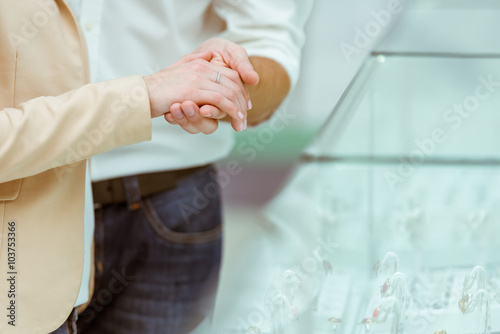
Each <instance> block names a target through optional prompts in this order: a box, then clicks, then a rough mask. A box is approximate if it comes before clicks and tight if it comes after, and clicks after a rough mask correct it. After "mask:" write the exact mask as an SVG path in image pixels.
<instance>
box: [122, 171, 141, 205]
mask: <svg viewBox="0 0 500 334" xmlns="http://www.w3.org/2000/svg"><path fill="white" fill-rule="evenodd" d="M123 187H124V188H125V196H126V198H127V205H128V209H129V210H130V211H134V210H137V209H139V208H140V207H141V189H140V187H139V179H138V178H137V176H135V175H134V176H127V177H124V178H123Z"/></svg>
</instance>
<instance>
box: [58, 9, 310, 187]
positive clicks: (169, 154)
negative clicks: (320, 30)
mask: <svg viewBox="0 0 500 334" xmlns="http://www.w3.org/2000/svg"><path fill="white" fill-rule="evenodd" d="M68 2H69V4H70V5H71V7H72V9H73V11H74V13H75V14H76V16H77V17H78V18H79V21H80V24H81V26H82V27H83V30H84V34H85V37H86V40H87V46H88V50H89V57H90V77H91V80H92V81H94V82H95V81H104V80H109V79H115V78H119V77H124V76H128V75H133V74H141V75H146V74H151V73H154V72H156V71H158V70H160V69H162V68H163V67H166V66H168V65H170V64H172V63H174V62H175V61H177V60H178V59H179V58H181V57H182V56H184V55H186V54H188V53H191V52H193V51H194V50H195V49H196V47H198V46H199V45H200V44H201V43H203V42H204V41H206V40H207V39H209V38H212V37H216V36H217V37H223V38H226V39H229V40H232V41H234V42H235V43H237V44H240V45H241V46H243V47H244V48H245V49H246V50H247V52H248V54H249V55H250V56H263V57H267V58H271V59H274V60H276V61H277V62H278V63H280V64H281V65H282V66H283V67H284V68H285V69H286V71H287V72H288V74H289V76H290V79H291V81H292V85H294V84H295V83H296V82H297V80H298V74H299V63H300V50H301V48H302V46H303V44H304V40H305V36H304V32H303V28H304V24H305V22H306V19H307V17H308V15H309V13H310V11H311V8H312V0H140V1H139V0H106V1H104V0H68ZM214 80H215V78H214ZM179 102H181V101H179ZM233 133H234V131H233V130H232V128H231V127H230V125H229V124H226V123H223V124H220V126H219V129H218V130H217V131H216V132H215V133H213V134H211V135H208V136H207V135H203V134H198V135H191V134H188V133H186V132H185V131H184V130H182V129H181V128H180V127H179V126H176V125H170V124H168V123H167V122H166V121H165V120H164V119H163V118H162V117H160V118H158V119H154V120H153V139H152V141H150V142H146V143H140V144H136V145H132V146H127V147H121V148H118V149H115V150H113V151H111V152H107V153H104V154H101V155H99V156H97V157H95V158H93V159H92V162H91V163H92V169H91V171H92V179H93V180H94V181H99V180H105V179H110V178H116V177H120V176H126V175H134V174H142V173H149V172H158V171H166V170H175V169H182V168H188V167H194V166H199V165H203V164H208V163H213V162H215V161H217V160H219V159H222V158H224V157H225V156H226V155H227V154H228V153H229V152H230V150H231V148H232V146H233Z"/></svg>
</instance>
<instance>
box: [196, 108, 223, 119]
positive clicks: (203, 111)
mask: <svg viewBox="0 0 500 334" xmlns="http://www.w3.org/2000/svg"><path fill="white" fill-rule="evenodd" d="M200 115H201V116H203V117H208V118H213V119H223V118H225V117H227V114H226V113H225V112H223V111H221V110H220V109H219V108H216V107H214V106H209V105H204V106H201V108H200Z"/></svg>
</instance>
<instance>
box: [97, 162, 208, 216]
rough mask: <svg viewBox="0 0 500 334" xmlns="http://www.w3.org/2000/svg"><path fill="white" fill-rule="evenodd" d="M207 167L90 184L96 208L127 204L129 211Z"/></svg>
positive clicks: (133, 176) (126, 177)
mask: <svg viewBox="0 0 500 334" xmlns="http://www.w3.org/2000/svg"><path fill="white" fill-rule="evenodd" d="M208 166H209V165H204V166H201V167H194V168H188V169H181V170H174V171H167V172H159V173H149V174H140V175H132V176H125V177H119V178H115V179H111V180H105V181H99V182H95V183H93V184H92V193H93V195H94V205H95V206H96V207H100V206H104V205H109V204H120V203H127V204H128V206H129V209H130V210H136V209H138V208H139V207H140V202H141V200H142V198H145V197H148V196H151V195H154V194H157V193H160V192H163V191H167V190H169V189H173V188H175V187H176V186H177V182H178V181H179V180H181V179H183V178H185V177H188V176H190V175H192V174H195V173H196V172H198V171H201V170H202V169H205V168H207V167H208Z"/></svg>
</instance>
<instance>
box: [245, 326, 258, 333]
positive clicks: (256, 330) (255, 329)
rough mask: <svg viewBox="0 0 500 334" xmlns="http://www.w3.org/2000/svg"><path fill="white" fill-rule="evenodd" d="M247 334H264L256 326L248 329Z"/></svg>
mask: <svg viewBox="0 0 500 334" xmlns="http://www.w3.org/2000/svg"><path fill="white" fill-rule="evenodd" d="M245 334H262V332H261V331H260V328H258V327H255V326H250V327H248V329H247V331H246V333H245Z"/></svg>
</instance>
